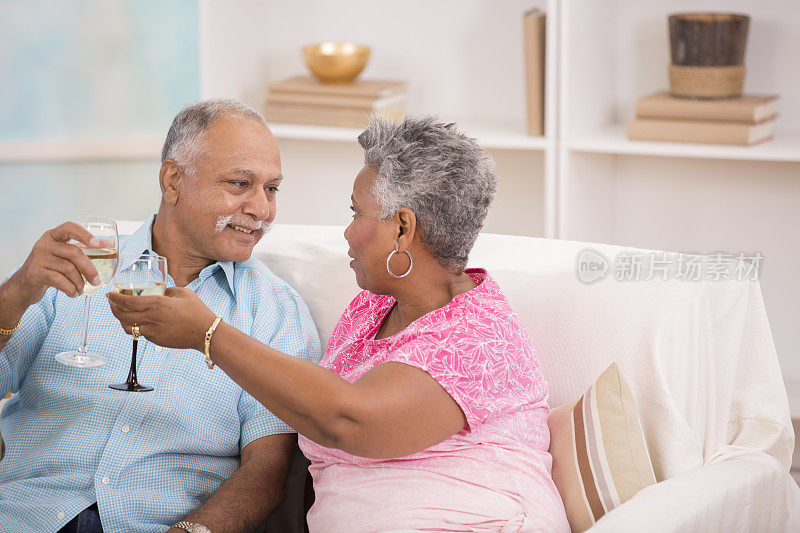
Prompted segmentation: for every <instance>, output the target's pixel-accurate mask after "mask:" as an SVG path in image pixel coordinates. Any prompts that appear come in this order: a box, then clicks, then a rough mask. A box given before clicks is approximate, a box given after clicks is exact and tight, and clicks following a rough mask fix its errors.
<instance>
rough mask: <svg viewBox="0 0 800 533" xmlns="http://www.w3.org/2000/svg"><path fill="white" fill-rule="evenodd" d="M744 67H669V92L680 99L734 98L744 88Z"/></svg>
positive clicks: (740, 93) (739, 94)
mask: <svg viewBox="0 0 800 533" xmlns="http://www.w3.org/2000/svg"><path fill="white" fill-rule="evenodd" d="M744 75H745V66H744V65H731V66H724V67H692V66H685V65H670V66H669V90H670V93H671V94H672V96H678V97H681V98H709V99H715V98H717V99H722V98H736V97H737V96H741V95H742V88H743V87H744Z"/></svg>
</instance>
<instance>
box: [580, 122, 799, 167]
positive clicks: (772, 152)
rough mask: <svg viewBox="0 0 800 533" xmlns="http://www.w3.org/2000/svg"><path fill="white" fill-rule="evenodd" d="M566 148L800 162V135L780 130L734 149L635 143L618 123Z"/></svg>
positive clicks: (713, 146) (630, 153)
mask: <svg viewBox="0 0 800 533" xmlns="http://www.w3.org/2000/svg"><path fill="white" fill-rule="evenodd" d="M566 147H567V148H568V149H569V150H571V151H573V152H589V153H599V154H623V155H653V156H664V157H694V158H706V159H737V160H747V161H785V162H800V132H793V131H777V132H775V138H773V139H771V140H769V141H766V142H763V143H761V144H757V145H755V146H731V145H723V144H693V143H673V142H651V141H632V140H629V139H628V137H627V133H626V126H625V125H624V124H617V125H614V126H610V127H608V128H605V129H602V130H599V131H597V132H595V133H592V134H588V135H584V136H580V137H576V138H574V139H568V140H567V141H566Z"/></svg>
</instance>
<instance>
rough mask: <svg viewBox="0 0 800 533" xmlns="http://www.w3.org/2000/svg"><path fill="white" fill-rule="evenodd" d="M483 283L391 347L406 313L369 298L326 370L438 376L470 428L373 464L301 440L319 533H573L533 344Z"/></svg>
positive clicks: (364, 296) (475, 273)
mask: <svg viewBox="0 0 800 533" xmlns="http://www.w3.org/2000/svg"><path fill="white" fill-rule="evenodd" d="M467 273H468V274H469V275H470V276H471V277H472V278H473V279H474V280H475V281H476V283H478V286H477V287H475V288H474V289H472V290H470V291H467V292H465V293H462V294H460V295H458V296H456V297H455V298H454V299H453V300H452V301H451V302H450V303H448V304H447V305H445V306H444V307H442V308H440V309H437V310H435V311H432V312H430V313H428V314H427V315H425V316H423V317H421V318H419V319H418V320H416V321H414V322H413V323H412V324H411V325H409V326H408V327H407V328H406V329H404V330H403V331H401V332H399V333H397V334H396V335H393V336H391V337H388V338H385V339H379V340H373V339H372V337H373V335H374V333H375V332H376V331H377V330H378V328H379V327H380V325H381V324H382V322H383V319H384V318H385V317H386V315H387V314H388V312H389V311H390V310H391V308H392V306H393V305H394V303H395V300H394V299H393V298H392V297H390V296H379V295H375V294H372V293H370V292H367V291H364V292H362V293H360V294H359V295H358V296H357V297H356V298H355V299H354V300H353V301H352V302H351V303H350V305H349V306H348V307H347V309H346V310H345V312H344V314H343V315H342V317H341V319H340V320H339V323H338V324H337V325H336V328H335V329H334V331H333V335H332V337H331V340H330V342H329V343H328V350H327V353H326V354H325V357H323V359H322V361H320V364H321V365H322V366H324V367H325V368H328V369H330V370H332V371H334V372H336V373H337V374H339V375H340V376H342V377H343V378H344V379H346V380H347V381H349V382H351V383H353V382H355V381H357V380H358V379H359V378H360V377H361V376H362V375H364V374H365V373H366V372H367V371H368V370H370V369H371V368H372V367H374V366H376V365H379V364H381V363H385V362H389V361H397V362H402V363H405V364H409V365H412V366H415V367H417V368H420V369H422V370H424V371H426V372H427V373H428V374H430V375H431V376H432V377H433V378H434V379H436V381H437V382H438V383H439V384H440V385H441V386H442V387H443V388H444V389H445V390H446V391H447V392H448V393H449V394H450V395H451V396H452V397H453V399H454V400H455V401H456V402H457V403H458V405H459V406H461V409H462V410H463V411H464V414H465V415H466V418H467V421H468V423H469V427H468V428H465V429H464V430H462V431H461V432H459V433H457V434H455V435H453V436H452V437H450V438H448V439H446V440H444V441H442V442H440V443H439V444H436V445H435V446H432V447H430V448H428V449H426V450H422V451H421V452H417V453H415V454H412V455H409V456H406V457H398V458H394V459H367V458H364V457H356V456H353V455H350V454H347V453H345V452H343V451H341V450H336V449H332V448H326V447H324V446H320V445H318V444H316V443H314V442H312V441H310V440H308V439H306V438H305V437H303V436H300V447H301V448H302V450H303V452H304V453H305V455H306V457H308V458H309V460H310V461H311V466H310V468H309V470H310V472H311V475H312V477H313V480H314V491H315V494H316V501H315V503H314V506H313V507H312V508H311V510H310V511H309V513H308V524H309V528H310V530H311V531H319V532H336V531H348V532H350V531H381V532H384V531H399V530H413V531H504V532H505V531H547V532H553V531H569V525H568V523H567V519H566V515H565V513H564V506H563V503H562V502H561V498H560V497H559V495H558V491H557V490H556V487H555V484H554V483H553V480H552V477H551V475H550V472H551V466H552V458H551V456H550V454H549V453H548V452H547V450H548V447H549V444H550V433H549V430H548V428H547V414H548V412H549V407H548V405H547V383H546V382H545V380H544V378H543V377H542V373H541V370H540V368H539V362H538V357H537V355H536V352H535V350H534V348H533V344H532V342H531V339H530V337H529V336H528V333H527V332H526V331H525V328H524V327H523V326H522V324H521V323H520V322H519V319H518V318H517V316H516V315H515V314H514V312H513V311H512V310H511V307H510V305H509V304H508V301H507V300H506V298H505V296H503V294H502V293H501V292H500V288H499V287H498V286H497V284H496V283H495V282H494V281H493V280H492V278H491V277H489V276H488V275H487V274H486V272H485V271H484V270H481V269H470V270H467Z"/></svg>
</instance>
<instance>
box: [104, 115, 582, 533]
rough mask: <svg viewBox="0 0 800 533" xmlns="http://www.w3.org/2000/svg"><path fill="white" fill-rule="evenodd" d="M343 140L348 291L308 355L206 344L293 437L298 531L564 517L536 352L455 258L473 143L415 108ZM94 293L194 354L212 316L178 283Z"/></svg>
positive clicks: (147, 331)
mask: <svg viewBox="0 0 800 533" xmlns="http://www.w3.org/2000/svg"><path fill="white" fill-rule="evenodd" d="M358 141H359V143H360V144H361V146H362V147H363V148H364V150H365V162H366V165H365V166H364V168H363V169H362V170H361V171H360V172H359V173H358V175H357V176H356V179H355V183H354V185H353V194H352V206H351V209H352V210H353V221H352V222H351V223H350V225H349V226H348V227H347V229H346V230H345V234H344V236H345V238H346V239H347V242H348V244H349V246H350V250H349V255H350V256H351V257H352V259H353V260H352V261H351V263H350V266H351V267H352V268H353V270H354V271H355V276H356V282H357V283H358V285H359V287H361V288H362V289H364V291H363V292H361V293H360V294H359V295H358V296H357V297H356V298H355V299H354V300H353V301H352V302H351V303H350V305H349V306H348V307H347V309H345V311H344V314H343V315H342V317H341V319H340V320H339V323H338V324H337V325H336V328H335V329H334V331H333V335H332V337H331V340H330V343H329V344H328V349H327V353H326V354H325V356H324V358H323V359H322V361H321V362H320V365H319V366H317V365H314V364H313V363H309V362H307V361H304V360H302V359H299V358H296V357H291V356H289V355H287V354H284V353H281V352H279V351H277V350H274V349H272V348H270V347H269V346H265V345H263V344H261V343H259V342H257V341H256V340H254V339H252V338H250V337H248V336H247V335H245V334H243V333H241V332H239V331H238V330H236V329H235V328H233V327H231V326H229V325H227V324H225V323H220V324H219V325H218V326H217V327H216V329H215V330H213V332H212V334H211V341H210V352H209V353H210V356H211V358H212V359H213V361H214V362H215V363H216V364H217V365H219V366H220V368H222V369H223V370H224V371H225V372H226V373H227V374H228V375H229V376H230V377H231V378H233V379H234V380H236V381H237V382H238V383H239V384H240V385H241V386H242V387H243V388H244V389H245V390H247V391H248V392H250V394H252V395H253V396H254V397H255V398H257V399H258V400H259V401H261V402H262V403H263V404H264V405H265V406H266V407H267V408H269V409H270V410H271V411H272V412H273V413H274V414H275V415H277V416H278V417H280V418H281V419H283V420H284V421H286V422H287V423H288V424H289V425H291V426H292V427H293V428H295V429H296V430H297V432H298V433H299V434H300V435H301V436H300V446H301V448H302V450H303V452H304V453H305V454H306V456H307V457H308V458H309V459H310V460H311V467H310V471H311V474H312V477H313V480H314V490H315V493H316V501H315V503H314V506H313V507H312V508H311V510H310V512H309V514H308V524H309V527H310V529H311V530H312V531H323V532H331V531H391V530H398V529H404V530H425V531H433V530H436V531H440V530H446V531H467V530H468V531H548V532H552V531H568V530H569V526H568V524H567V521H566V517H565V513H564V508H563V504H562V502H561V499H560V498H559V495H558V492H557V490H556V487H555V485H554V483H553V480H552V478H551V474H550V471H551V457H550V455H549V454H548V452H547V450H548V446H549V432H548V428H547V414H548V411H549V408H548V404H547V383H546V382H545V380H544V378H543V377H542V372H541V369H540V367H539V362H538V359H537V355H536V351H535V350H534V347H533V345H532V343H531V339H530V337H529V336H528V333H527V332H526V331H525V328H524V327H523V326H522V324H521V323H520V321H519V319H518V318H517V316H516V315H515V314H514V311H513V310H512V309H511V306H510V305H509V303H508V301H507V300H506V298H505V297H504V296H503V293H502V292H501V290H500V288H499V287H498V286H497V284H496V283H495V282H494V280H492V278H491V277H490V276H489V274H488V273H487V272H486V271H485V270H482V269H477V268H474V269H466V270H465V267H466V264H467V257H468V256H469V252H470V249H471V248H472V245H473V244H474V242H475V239H476V238H477V236H478V232H479V231H480V229H481V227H482V225H483V221H484V218H485V217H486V213H487V211H488V209H489V206H490V204H491V203H492V199H493V197H494V193H495V189H496V178H495V174H494V166H493V163H492V161H491V159H490V158H489V157H488V156H487V155H486V154H485V153H484V152H483V151H482V150H481V149H480V148H479V147H478V145H477V144H476V143H475V141H474V140H472V139H470V138H468V137H466V136H464V135H463V134H461V133H458V132H457V131H456V130H455V129H454V128H453V125H452V124H450V125H445V124H439V123H436V121H435V119H434V118H432V117H428V118H422V119H412V118H409V119H406V120H404V121H403V122H400V123H392V122H387V121H383V120H377V121H375V122H373V123H372V124H371V125H370V126H369V127H368V128H367V130H366V131H364V133H362V134H361V135H360V136H359V138H358ZM109 298H110V300H111V306H112V310H113V312H114V314H115V315H116V316H117V317H118V318H119V319H120V321H121V323H122V325H123V327H124V328H125V330H126V331H130V329H131V326H133V325H134V324H138V325H139V329H140V332H141V334H142V335H144V336H146V337H147V338H148V339H150V340H151V341H153V342H155V343H157V344H160V345H164V346H169V347H181V348H184V347H185V348H195V349H197V350H198V351H200V352H201V353H203V352H204V349H205V342H204V339H205V337H206V332H207V331H209V330H210V328H209V326H210V325H212V323H214V322H215V316H214V314H213V313H212V312H211V311H210V310H209V309H208V308H207V307H206V306H205V305H204V304H203V303H202V302H201V301H200V300H199V299H198V298H197V297H196V296H195V295H194V293H192V292H191V291H188V290H184V289H170V290H168V293H167V297H158V296H154V297H124V296H120V295H110V296H109ZM211 329H213V328H211ZM197 364H204V363H203V358H202V357H198V361H197Z"/></svg>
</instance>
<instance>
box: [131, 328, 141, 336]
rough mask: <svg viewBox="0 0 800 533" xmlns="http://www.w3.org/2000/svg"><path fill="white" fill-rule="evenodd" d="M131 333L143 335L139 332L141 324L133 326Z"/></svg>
mask: <svg viewBox="0 0 800 533" xmlns="http://www.w3.org/2000/svg"><path fill="white" fill-rule="evenodd" d="M131 334H132V335H133V336H134V337H138V336H140V335H141V333H139V326H133V327H132V328H131Z"/></svg>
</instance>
